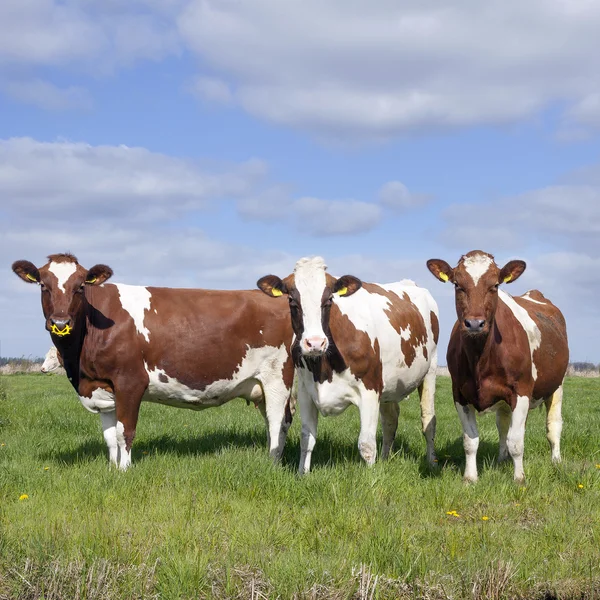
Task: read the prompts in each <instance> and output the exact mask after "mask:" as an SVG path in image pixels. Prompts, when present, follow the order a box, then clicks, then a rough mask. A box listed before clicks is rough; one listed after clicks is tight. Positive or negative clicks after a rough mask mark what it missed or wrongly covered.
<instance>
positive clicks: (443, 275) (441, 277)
mask: <svg viewBox="0 0 600 600" xmlns="http://www.w3.org/2000/svg"><path fill="white" fill-rule="evenodd" d="M440 279H441V280H442V281H443V282H444V283H446V281H448V279H449V277H448V275H446V273H442V272H441V271H440Z"/></svg>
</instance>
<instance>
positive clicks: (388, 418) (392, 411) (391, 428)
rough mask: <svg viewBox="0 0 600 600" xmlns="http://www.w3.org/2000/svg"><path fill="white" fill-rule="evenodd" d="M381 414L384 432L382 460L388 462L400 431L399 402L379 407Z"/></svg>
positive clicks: (386, 403)
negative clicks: (397, 432) (397, 433)
mask: <svg viewBox="0 0 600 600" xmlns="http://www.w3.org/2000/svg"><path fill="white" fill-rule="evenodd" d="M379 414H380V415H381V430H382V432H383V446H382V448H381V458H382V459H383V460H386V459H387V458H388V456H389V455H390V450H391V449H392V446H393V445H394V439H395V437H396V431H397V429H398V415H399V414H400V405H399V404H398V402H382V403H381V405H380V406H379Z"/></svg>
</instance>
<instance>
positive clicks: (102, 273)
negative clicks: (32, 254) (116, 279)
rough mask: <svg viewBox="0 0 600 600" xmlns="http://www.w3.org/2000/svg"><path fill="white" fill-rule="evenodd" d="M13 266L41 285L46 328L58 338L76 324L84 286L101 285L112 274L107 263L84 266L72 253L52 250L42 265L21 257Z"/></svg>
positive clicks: (18, 273)
mask: <svg viewBox="0 0 600 600" xmlns="http://www.w3.org/2000/svg"><path fill="white" fill-rule="evenodd" d="M12 269H13V271H14V272H15V273H16V274H17V275H18V276H19V277H20V278H21V279H22V280H23V281H26V282H27V283H35V284H38V285H39V286H40V289H41V292H42V310H43V311H44V316H45V317H46V329H47V330H48V331H49V332H50V333H51V334H52V335H53V336H57V337H58V338H63V337H64V336H68V335H69V334H71V332H72V331H73V329H74V328H75V327H76V326H77V324H78V318H79V316H80V313H81V311H82V309H83V300H84V289H85V286H86V285H100V284H101V283H104V282H105V281H106V280H107V279H108V278H109V277H110V276H111V275H112V269H111V268H110V267H107V266H106V265H96V266H95V267H92V268H91V269H89V270H87V269H85V268H83V267H82V266H81V265H80V264H79V263H78V262H77V259H76V258H75V257H74V256H73V255H71V254H52V255H50V256H49V257H48V263H47V264H45V265H44V266H43V267H40V268H39V269H38V268H37V267H36V266H35V265H34V264H33V263H30V262H29V261H28V260H18V261H16V262H15V263H13V266H12ZM55 339H56V338H55Z"/></svg>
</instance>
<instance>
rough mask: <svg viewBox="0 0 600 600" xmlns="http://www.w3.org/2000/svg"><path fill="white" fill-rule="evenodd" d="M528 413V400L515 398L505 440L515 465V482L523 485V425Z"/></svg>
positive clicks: (526, 398)
mask: <svg viewBox="0 0 600 600" xmlns="http://www.w3.org/2000/svg"><path fill="white" fill-rule="evenodd" d="M528 413H529V398H528V397H527V396H517V404H516V406H515V409H514V410H513V412H512V416H511V419H510V427H509V428H508V435H507V438H506V445H507V447H508V452H509V453H510V455H511V457H512V459H513V463H514V465H515V477H514V479H515V481H516V482H517V483H520V484H523V483H525V471H524V470H523V452H524V449H525V423H526V421H527V414H528Z"/></svg>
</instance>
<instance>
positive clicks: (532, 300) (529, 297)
mask: <svg viewBox="0 0 600 600" xmlns="http://www.w3.org/2000/svg"><path fill="white" fill-rule="evenodd" d="M529 294H531V292H526V293H525V294H523V295H522V296H521V298H523V300H529V302H535V303H536V304H541V305H542V306H543V305H545V304H546V303H545V302H540V301H539V300H534V299H533V298H532V297H531V296H530V295H529Z"/></svg>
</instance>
